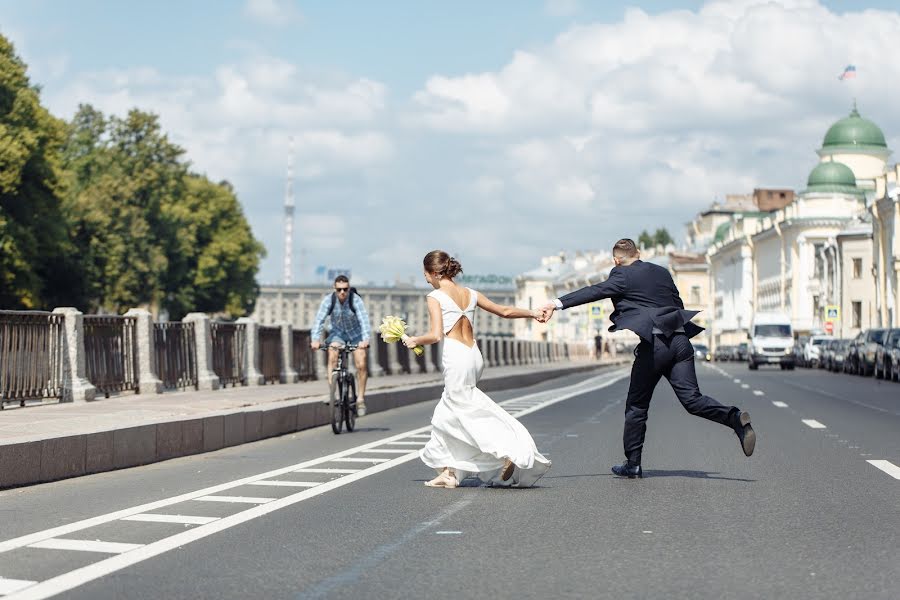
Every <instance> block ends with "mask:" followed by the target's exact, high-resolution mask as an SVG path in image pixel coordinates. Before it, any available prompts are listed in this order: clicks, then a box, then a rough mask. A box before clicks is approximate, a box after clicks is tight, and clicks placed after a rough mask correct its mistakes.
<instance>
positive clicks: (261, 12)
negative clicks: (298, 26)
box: [244, 0, 303, 27]
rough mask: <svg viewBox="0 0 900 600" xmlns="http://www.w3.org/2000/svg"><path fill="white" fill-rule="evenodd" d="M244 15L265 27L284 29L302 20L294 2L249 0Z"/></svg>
mask: <svg viewBox="0 0 900 600" xmlns="http://www.w3.org/2000/svg"><path fill="white" fill-rule="evenodd" d="M244 14H245V15H247V16H248V17H250V18H251V19H253V20H255V21H257V22H259V23H262V24H264V25H271V26H276V27H284V26H286V25H290V24H291V23H296V22H298V21H301V20H302V18H303V17H302V15H301V14H300V11H299V10H298V9H297V6H296V5H295V4H294V2H293V1H292V0H247V2H246V4H245V5H244Z"/></svg>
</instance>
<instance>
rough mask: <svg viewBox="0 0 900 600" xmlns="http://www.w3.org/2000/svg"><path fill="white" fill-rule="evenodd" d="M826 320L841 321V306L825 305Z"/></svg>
mask: <svg viewBox="0 0 900 600" xmlns="http://www.w3.org/2000/svg"><path fill="white" fill-rule="evenodd" d="M825 320H826V321H840V320H841V307H840V306H837V305H834V304H829V305H828V306H826V307H825Z"/></svg>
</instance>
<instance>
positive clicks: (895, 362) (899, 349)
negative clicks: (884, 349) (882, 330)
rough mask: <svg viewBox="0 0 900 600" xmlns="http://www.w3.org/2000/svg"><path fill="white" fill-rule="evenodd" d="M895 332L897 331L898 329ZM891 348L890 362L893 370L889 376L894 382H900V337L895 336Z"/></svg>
mask: <svg viewBox="0 0 900 600" xmlns="http://www.w3.org/2000/svg"><path fill="white" fill-rule="evenodd" d="M894 331H897V330H896V329H895V330H894ZM891 339H893V345H892V346H891V353H890V361H891V370H890V371H889V376H890V378H891V379H892V380H893V381H897V382H900V335H895V336H893V337H892V338H891Z"/></svg>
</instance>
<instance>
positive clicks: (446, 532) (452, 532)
mask: <svg viewBox="0 0 900 600" xmlns="http://www.w3.org/2000/svg"><path fill="white" fill-rule="evenodd" d="M434 533H435V535H460V534H461V533H462V531H435V532H434Z"/></svg>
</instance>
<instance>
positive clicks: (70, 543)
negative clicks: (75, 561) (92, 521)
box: [28, 538, 143, 554]
mask: <svg viewBox="0 0 900 600" xmlns="http://www.w3.org/2000/svg"><path fill="white" fill-rule="evenodd" d="M141 546H143V544H123V543H121V542H102V541H100V540H69V539H63V538H50V539H49V540H42V541H40V542H35V543H34V544H31V545H30V546H28V547H29V548H45V549H48V550H78V551H81V552H103V553H104V554H121V553H122V552H128V551H129V550H134V549H135V548H140V547H141Z"/></svg>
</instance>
